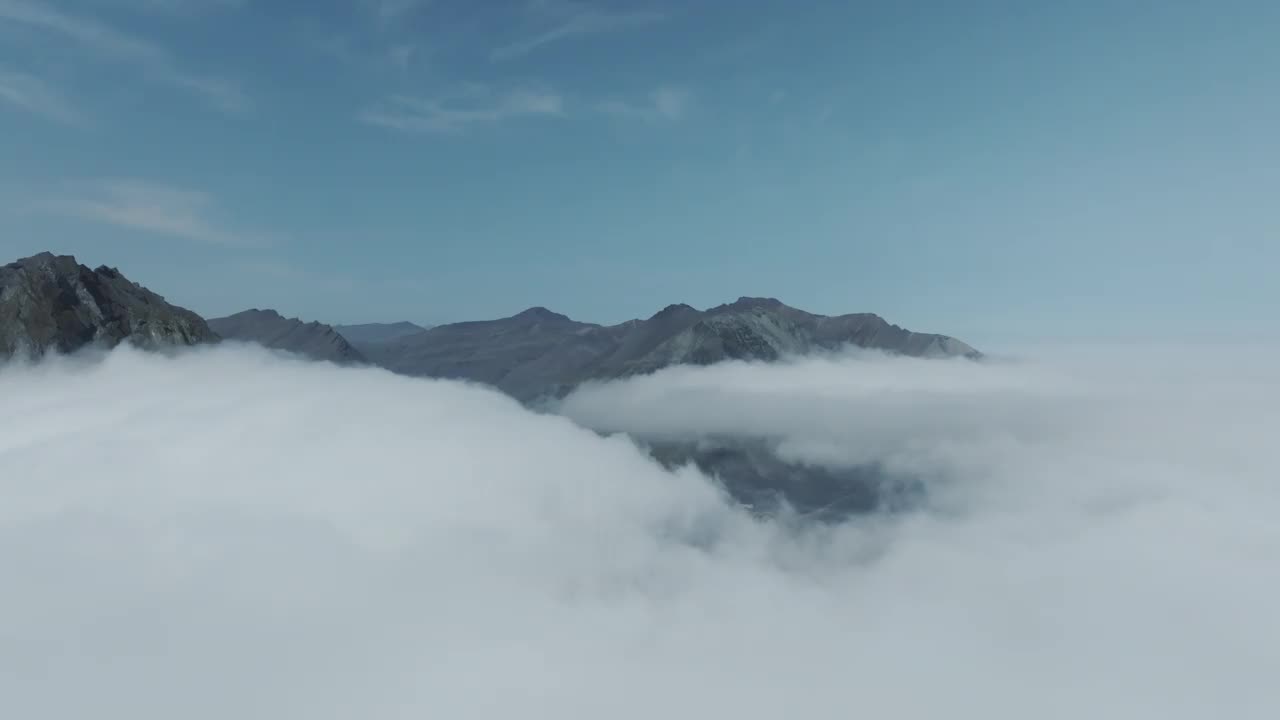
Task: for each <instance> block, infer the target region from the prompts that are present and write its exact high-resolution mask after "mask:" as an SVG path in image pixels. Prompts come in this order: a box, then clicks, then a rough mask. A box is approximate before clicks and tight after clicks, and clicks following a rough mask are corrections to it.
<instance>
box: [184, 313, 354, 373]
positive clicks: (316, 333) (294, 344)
mask: <svg viewBox="0 0 1280 720" xmlns="http://www.w3.org/2000/svg"><path fill="white" fill-rule="evenodd" d="M209 327H211V328H213V330H214V331H215V332H217V333H218V334H219V335H221V336H222V337H223V338H225V339H227V340H239V341H242V342H252V343H257V344H259V345H263V346H265V347H269V348H272V349H275V350H284V351H287V352H291V353H297V354H298V355H302V356H303V357H308V358H311V359H313V360H325V361H329V362H334V363H338V364H341V365H349V364H358V363H364V362H367V361H366V360H365V357H364V355H363V354H361V352H360V351H359V350H356V349H355V348H354V347H352V346H351V344H350V343H348V342H347V339H346V338H344V337H343V336H342V335H341V334H340V333H339V332H338V331H337V330H334V329H333V328H332V327H330V326H328V325H324V324H321V323H318V322H303V321H301V320H299V319H297V318H286V317H283V316H281V315H280V313H278V312H276V311H275V310H258V309H253V310H245V311H244V312H240V313H236V314H235V315H231V316H228V317H224V318H215V319H213V320H210V321H209Z"/></svg>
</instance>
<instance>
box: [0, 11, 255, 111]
mask: <svg viewBox="0 0 1280 720" xmlns="http://www.w3.org/2000/svg"><path fill="white" fill-rule="evenodd" d="M3 24H8V25H11V26H17V27H23V28H27V29H31V30H35V31H38V32H41V33H44V34H47V35H53V36H57V37H61V38H63V39H65V40H69V41H71V42H74V43H75V44H77V45H79V46H80V47H82V48H85V49H87V50H89V51H91V52H93V53H94V54H96V55H98V56H100V57H103V58H106V59H110V60H113V61H116V62H125V63H131V64H134V65H136V66H139V67H141V68H143V69H145V70H146V72H147V74H148V75H149V76H150V77H152V78H154V79H155V80H156V81H158V82H162V83H164V84H166V85H169V86H171V87H174V88H177V89H179V90H182V91H185V92H188V93H191V94H193V95H195V96H197V97H200V98H201V99H202V100H204V101H205V102H206V103H208V104H209V105H210V106H212V107H213V108H215V109H217V110H220V111H222V112H228V113H232V112H239V111H243V110H245V109H247V108H248V106H249V100H248V98H247V97H246V96H245V94H244V93H243V92H242V91H241V90H240V89H239V88H238V87H237V86H236V85H235V84H234V83H231V82H229V81H227V80H224V79H221V78H215V77H208V76H203V75H199V74H195V73H191V72H188V71H186V70H184V69H183V68H181V67H180V66H179V65H178V64H177V62H176V61H175V60H174V59H173V57H172V56H171V55H170V54H169V53H168V52H167V51H166V50H165V49H164V48H162V47H160V46H158V45H156V44H154V43H152V42H150V41H148V40H146V39H144V38H141V37H137V36H135V35H132V34H130V33H126V32H123V31H121V30H117V29H116V28H114V27H112V26H110V25H107V24H105V23H102V22H100V21H98V20H96V19H93V18H90V17H85V16H78V15H69V14H66V13H64V12H61V11H60V10H57V9H55V8H54V7H52V6H49V5H46V4H44V3H41V2H34V1H33V0H0V25H3Z"/></svg>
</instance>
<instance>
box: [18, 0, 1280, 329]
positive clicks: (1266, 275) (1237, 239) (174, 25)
mask: <svg viewBox="0 0 1280 720" xmlns="http://www.w3.org/2000/svg"><path fill="white" fill-rule="evenodd" d="M1278 32H1280V3H1274V2H1221V3H1204V2H1191V1H1189V0H1168V1H1165V2H1154V1H1151V2H1139V1H1137V0H1133V1H1123V0H1122V1H1111V2H1097V1H1094V0H1079V1H1076V2H1069V3H1067V2H1030V1H1026V2H1013V1H1006V2H995V1H984V0H977V1H975V2H967V3H959V2H922V1H921V2H913V1H909V0H908V1H902V0H899V1H897V2H825V1H815V2H804V3H801V2H781V1H766V0H741V1H740V2H727V1H726V0H682V1H681V2H648V3H642V2H623V1H622V0H618V1H617V2H605V1H604V0H528V1H526V0H519V1H510V2H508V1H505V0H501V1H500V0H483V1H480V0H309V1H307V2H302V1H300V0H74V1H72V0H64V1H61V2H53V1H51V0H0V218H3V227H4V230H5V231H4V232H3V233H0V254H2V255H3V256H4V257H5V258H9V257H18V256H22V255H27V254H31V253H33V252H37V251H40V250H44V249H50V250H54V251H56V252H64V253H73V254H75V255H77V256H78V257H80V259H81V260H82V262H86V263H89V264H94V265H96V264H100V263H107V264H111V265H116V266H119V267H120V268H121V269H122V270H123V271H125V272H126V273H127V274H128V275H129V276H130V277H132V278H133V279H136V280H138V281H140V282H142V283H143V284H146V285H148V286H150V287H152V288H153V289H155V290H157V291H158V292H161V293H162V294H164V295H166V296H167V297H168V298H169V299H171V300H173V301H175V302H178V303H180V304H183V305H186V306H188V307H191V308H193V309H195V310H197V311H199V312H202V313H204V314H206V315H217V314H223V313H229V312H233V311H236V310H239V309H243V308H246V307H274V308H277V309H279V310H281V311H282V312H284V313H286V314H290V315H301V316H302V317H304V318H307V319H320V320H323V321H326V322H335V323H336V322H356V321H374V320H399V319H410V320H415V321H420V322H439V321H447V320H454V319H472V318H482V317H495V316H500V315H507V314H511V313H513V312H516V311H519V310H520V309H522V308H525V307H528V306H531V305H545V306H548V307H551V308H554V309H556V310H559V311H561V312H565V313H566V314H569V315H572V316H574V317H577V318H580V319H584V320H591V321H597V322H615V321H620V320H623V319H626V318H630V317H646V316H648V315H650V314H651V313H653V312H654V311H656V310H658V309H659V308H661V307H662V306H664V305H666V304H668V303H672V302H687V303H690V304H692V305H695V306H710V305H715V304H718V303H720V302H725V301H728V300H732V299H734V298H736V297H738V296H739V295H769V296H776V297H778V298H780V299H782V300H784V301H786V302H788V303H790V304H792V305H796V306H798V307H802V308H805V309H809V310H813V311H816V312H824V313H840V312H854V311H873V312H878V313H880V314H882V315H884V316H885V317H887V318H889V319H890V320H892V321H894V322H898V323H900V324H903V325H906V326H908V327H911V328H913V329H920V330H931V331H939V332H948V333H952V334H955V335H958V336H961V337H964V338H965V339H972V340H974V341H988V342H995V341H1003V340H1012V339H1020V338H1047V337H1060V338H1074V337H1079V338H1099V339H1101V338H1119V337H1154V338H1166V337H1185V336H1206V337H1207V336H1212V335H1215V334H1222V335H1231V336H1241V335H1248V334H1253V333H1264V334H1265V333H1271V334H1273V335H1274V334H1275V328H1276V323H1275V320H1274V308H1275V307H1276V306H1277V302H1278V301H1280V283H1276V282H1274V281H1273V279H1272V276H1273V275H1274V274H1275V270H1274V269H1275V268H1276V267H1277V266H1278V265H1280V238H1277V232H1278V231H1280V200H1277V198H1276V193H1277V188H1280V139H1278V138H1280V135H1278V134H1277V128H1280V42H1277V41H1276V38H1277V33H1278Z"/></svg>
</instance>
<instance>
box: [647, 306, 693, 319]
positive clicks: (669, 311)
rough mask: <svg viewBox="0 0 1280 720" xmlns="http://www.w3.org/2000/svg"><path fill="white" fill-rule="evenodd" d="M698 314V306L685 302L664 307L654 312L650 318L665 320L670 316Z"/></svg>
mask: <svg viewBox="0 0 1280 720" xmlns="http://www.w3.org/2000/svg"><path fill="white" fill-rule="evenodd" d="M696 314H699V311H698V309H697V308H695V307H693V306H692V305H686V304H684V303H675V304H672V305H668V306H666V307H664V308H662V309H661V310H659V311H658V312H656V313H654V314H653V317H650V318H649V319H650V320H663V319H666V318H670V317H678V316H681V315H696Z"/></svg>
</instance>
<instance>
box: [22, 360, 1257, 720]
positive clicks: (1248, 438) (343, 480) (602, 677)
mask: <svg viewBox="0 0 1280 720" xmlns="http://www.w3.org/2000/svg"><path fill="white" fill-rule="evenodd" d="M1278 359H1280V356H1278V355H1277V354H1276V353H1274V352H1265V351H1254V350H1251V351H1248V352H1245V351H1243V350H1242V351H1230V352H1218V353H1209V352H1205V351H1179V350H1176V349H1169V348H1161V349H1158V350H1157V349H1146V350H1144V349H1141V348H1132V347H1131V348H1125V349H1123V350H1099V351H1096V352H1092V353H1057V354H1053V355H1050V356H1049V357H1048V358H1042V359H1038V360H1022V361H1017V362H1013V361H998V362H991V363H985V364H975V363H970V362H948V361H919V360H906V359H901V358H888V357H883V356H876V355H847V356H831V357H824V358H813V359H807V360H800V361H793V362H788V363H782V364H778V365H772V366H764V365H751V364H727V365H722V366H717V367H712V368H677V369H672V370H668V371H665V372H662V373H659V374H657V375H654V376H650V377H644V378H637V379H634V380H631V381H627V382H620V383H614V384H609V385H600V386H592V387H588V388H584V389H583V390H581V391H579V392H578V393H576V394H575V395H573V396H571V397H570V398H568V399H567V400H566V401H565V403H564V406H563V412H564V413H565V415H566V416H567V417H557V416H551V415H538V414H534V413H531V412H528V411H526V410H524V409H523V408H521V407H520V406H519V405H518V404H516V403H515V402H514V401H511V400H509V399H507V398H506V397H504V396H501V395H499V394H497V393H496V392H493V391H489V390H486V389H483V388H479V387H474V386H467V385H463V384H460V383H453V382H444V381H426V380H415V379H408V378H403V377H398V376H394V375H391V374H389V373H386V372H383V371H379V370H372V369H349V368H348V369H343V368H337V367H334V366H330V365H325V364H317V363H306V362H302V361H300V360H294V359H289V358H284V357H281V356H278V355H273V354H270V353H267V352H265V351H260V350H253V349H249V348H244V347H235V346H225V347H219V348H213V349H204V350H199V351H192V352H187V353H183V354H180V355H177V356H172V357H170V356H161V355H153V354H143V353H140V352H137V351H132V350H129V349H120V350H117V351H115V352H113V353H111V354H109V355H108V356H106V357H105V358H100V359H57V360H51V361H46V362H43V363H40V364H37V365H12V366H9V367H7V368H4V369H0V398H2V400H0V402H2V403H3V404H2V405H0V408H2V409H3V412H0V578H2V579H3V580H0V582H3V587H2V588H0V715H3V716H4V717H14V718H84V717H94V718H129V719H130V720H139V719H142V720H146V719H150V718H157V719H158V718H165V719H166V720H168V719H169V718H228V719H232V718H234V719H235V720H243V719H246V718H273V719H278V718H295V717H296V718H309V719H310V718H373V719H380V718H424V717H467V718H510V717H537V718H541V717H547V718H552V717H556V718H563V717H570V718H578V717H580V718H600V717H610V718H657V717H662V718H684V717H689V718H693V717H700V718H710V717H729V718H779V717H795V716H803V715H805V714H813V715H817V716H821V717H857V716H866V717H888V718H939V717H954V718H971V717H972V718H998V719H1003V718H1009V719H1015V718H1016V719H1018V720H1022V719H1024V718H1094V717H1102V718H1125V719H1130V718H1160V719H1162V720H1168V719H1174V720H1177V719H1180V718H1204V717H1232V718H1268V719H1270V718H1274V717H1276V716H1277V714H1278V713H1280V690H1276V689H1275V678H1276V677H1280V618H1278V615H1277V611H1276V610H1275V608H1277V607H1280V573H1277V571H1276V569H1275V568H1276V559H1277V558H1280V523H1277V521H1276V518H1277V517H1280V487H1278V486H1277V482H1278V481H1280V473H1277V470H1278V469H1280V460H1278V459H1277V458H1276V456H1275V453H1274V452H1273V446H1274V444H1275V438H1276V437H1277V436H1278V435H1280V432H1278V431H1280V362H1277V360H1278ZM570 418H571V419H570ZM597 431H604V432H611V431H627V432H631V433H635V434H636V435H637V436H639V437H642V438H647V437H658V438H661V437H682V438H687V437H690V436H698V435H707V436H714V435H735V436H743V435H746V436H753V437H761V438H768V439H771V440H773V441H776V442H777V443H778V449H779V452H780V453H782V454H783V455H784V456H786V457H787V458H788V459H790V460H792V461H795V462H802V463H814V464H822V465H829V466H846V465H853V464H860V463H866V462H879V463H884V464H885V465H886V466H887V467H891V468H893V469H895V470H898V471H901V472H904V473H910V474H913V475H915V476H918V477H920V478H922V479H924V480H925V482H926V483H927V488H928V492H927V493H926V495H925V497H924V499H923V500H922V504H921V505H920V507H918V508H916V509H914V510H912V511H910V512H906V513H900V514H895V515H893V516H876V517H866V518H861V519H857V520H854V521H851V522H848V523H844V524H841V525H837V526H816V525H815V526H813V527H809V528H797V527H796V526H794V525H793V524H789V523H784V522H780V521H775V520H768V519H758V518H753V517H751V516H750V515H748V514H747V513H745V512H744V511H742V510H741V509H740V508H738V507H736V506H735V505H734V504H733V503H732V502H730V501H729V500H727V499H726V498H725V496H724V495H723V493H722V492H721V491H720V490H719V489H718V488H717V486H716V484H715V482H714V481H713V480H712V479H709V478H706V477H703V476H702V475H700V474H699V473H697V472H696V471H693V470H690V469H686V470H683V471H680V472H675V473H669V472H666V471H664V470H663V469H662V468H660V467H659V466H658V465H656V464H655V463H653V462H652V461H650V460H649V459H648V458H647V457H646V456H645V454H644V453H643V452H641V451H640V450H638V449H637V448H636V447H635V445H634V444H633V442H632V441H631V440H630V439H628V438H627V437H626V436H624V435H612V436H608V437H603V436H601V435H600V434H599V433H598V432H597Z"/></svg>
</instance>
